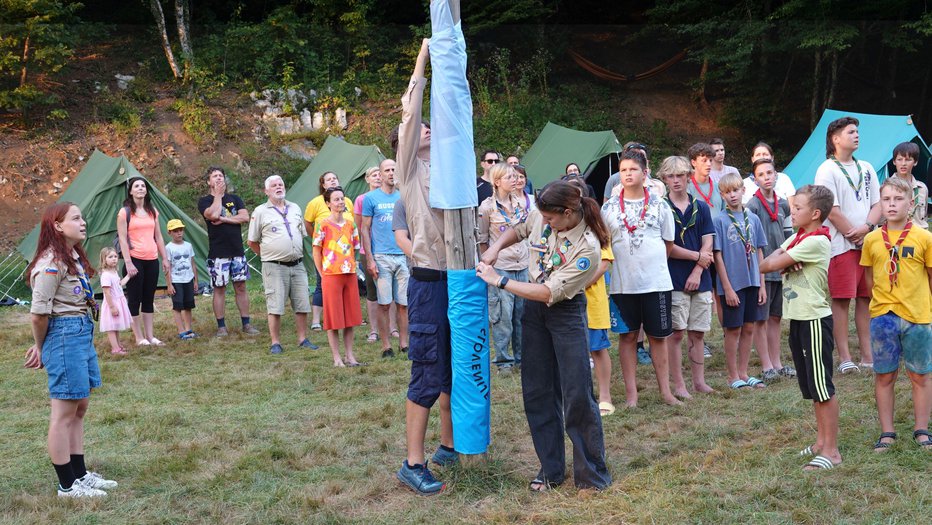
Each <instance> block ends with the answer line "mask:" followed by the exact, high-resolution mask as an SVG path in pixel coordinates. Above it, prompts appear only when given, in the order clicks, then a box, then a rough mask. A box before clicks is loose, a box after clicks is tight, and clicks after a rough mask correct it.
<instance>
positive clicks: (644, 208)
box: [618, 188, 650, 234]
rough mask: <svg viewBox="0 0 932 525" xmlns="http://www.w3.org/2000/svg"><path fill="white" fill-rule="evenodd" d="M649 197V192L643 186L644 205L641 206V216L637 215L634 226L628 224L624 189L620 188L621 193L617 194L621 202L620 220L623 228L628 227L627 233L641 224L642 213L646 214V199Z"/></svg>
mask: <svg viewBox="0 0 932 525" xmlns="http://www.w3.org/2000/svg"><path fill="white" fill-rule="evenodd" d="M649 199H650V193H648V192H647V188H644V207H643V208H641V216H640V217H638V222H636V223H634V226H631V225H630V224H628V216H627V215H625V189H624V188H621V195H619V196H618V202H619V203H620V204H621V220H622V221H623V222H624V223H625V228H627V229H628V233H629V234H631V233H634V230H636V229H638V225H639V224H643V222H644V215H646V214H647V201H648V200H649Z"/></svg>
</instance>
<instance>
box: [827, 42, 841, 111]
mask: <svg viewBox="0 0 932 525" xmlns="http://www.w3.org/2000/svg"><path fill="white" fill-rule="evenodd" d="M837 81H838V50H837V49H836V50H835V51H832V76H831V80H830V81H829V85H828V95H827V96H826V97H825V107H826V108H830V107H832V104H834V103H835V87H836V86H837V85H838V82H837Z"/></svg>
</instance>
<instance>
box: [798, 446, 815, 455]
mask: <svg viewBox="0 0 932 525" xmlns="http://www.w3.org/2000/svg"><path fill="white" fill-rule="evenodd" d="M798 455H799V456H815V455H816V451H815V450H813V445H809V446H808V447H806V448H804V449H802V450H800V451H799V454H798Z"/></svg>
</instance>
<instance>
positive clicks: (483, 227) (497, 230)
mask: <svg viewBox="0 0 932 525" xmlns="http://www.w3.org/2000/svg"><path fill="white" fill-rule="evenodd" d="M509 199H510V200H511V209H512V210H513V212H512V213H510V214H509V213H508V210H506V209H505V207H504V206H502V205H501V204H499V201H498V199H497V198H496V197H495V196H494V195H493V196H491V197H489V198H488V199H486V200H484V201H482V204H480V205H479V235H478V236H477V237H476V241H477V242H479V243H483V244H489V245H491V244H494V243H495V241H497V240H498V238H499V237H501V236H502V235H503V234H504V233H505V232H506V231H508V228H514V227H515V226H516V225H518V224H520V223H521V222H524V221H526V220H527V217H528V212H529V209H530V208H531V196H530V195H526V194H525V195H523V197H518V196H515V195H513V194H512V195H509ZM495 267H496V268H498V269H499V270H508V271H519V270H525V269H527V267H528V246H527V243H526V242H524V241H522V242H516V243H515V244H512V245H511V246H509V247H507V248H505V249H504V250H502V251H501V252H499V254H498V259H497V260H496V261H495Z"/></svg>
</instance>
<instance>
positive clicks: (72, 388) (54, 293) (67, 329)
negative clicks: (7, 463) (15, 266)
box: [25, 202, 117, 498]
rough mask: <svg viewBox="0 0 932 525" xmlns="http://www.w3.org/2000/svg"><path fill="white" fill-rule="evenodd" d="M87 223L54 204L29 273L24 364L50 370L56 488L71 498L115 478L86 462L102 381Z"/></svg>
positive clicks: (70, 208) (96, 492)
mask: <svg viewBox="0 0 932 525" xmlns="http://www.w3.org/2000/svg"><path fill="white" fill-rule="evenodd" d="M86 238H87V225H86V223H85V222H84V217H83V216H82V215H81V209H80V208H78V207H77V206H76V205H75V204H73V203H70V202H60V203H57V204H54V205H52V206H50V207H49V208H48V209H46V210H45V213H43V215H42V222H41V223H40V228H39V242H38V245H37V247H36V255H35V258H34V259H33V260H32V262H30V263H29V266H28V267H26V275H28V276H29V284H30V286H31V287H32V307H31V313H32V335H33V338H34V340H35V344H33V346H32V347H30V348H29V350H27V351H26V364H25V366H26V368H33V369H40V368H45V370H46V372H47V373H48V382H49V397H50V398H51V408H52V414H51V419H50V421H49V435H48V446H49V456H51V458H52V466H54V467H55V472H56V473H57V474H58V495H59V496H60V497H66V498H86V497H99V496H106V495H107V493H106V492H104V490H102V489H108V490H109V489H112V488H115V487H116V486H117V483H116V482H115V481H110V480H107V479H104V478H102V477H101V476H100V475H98V474H97V473H95V472H90V471H88V470H87V469H86V467H85V465H84V414H85V413H87V406H88V401H89V399H90V395H91V389H92V388H98V387H100V368H99V367H98V366H97V352H96V350H95V349H94V317H96V315H97V310H98V308H97V303H96V302H95V301H94V290H93V289H92V288H91V284H90V280H91V277H93V276H94V269H93V268H92V267H91V264H90V262H89V261H88V259H87V254H86V253H84V248H83V247H82V246H81V243H82V242H83V241H84V240H85V239H86Z"/></svg>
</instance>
